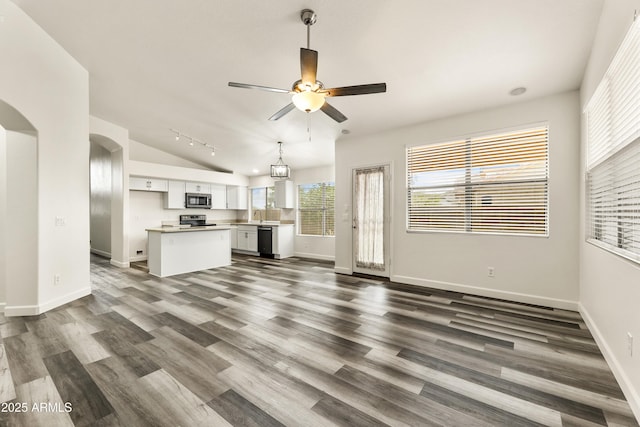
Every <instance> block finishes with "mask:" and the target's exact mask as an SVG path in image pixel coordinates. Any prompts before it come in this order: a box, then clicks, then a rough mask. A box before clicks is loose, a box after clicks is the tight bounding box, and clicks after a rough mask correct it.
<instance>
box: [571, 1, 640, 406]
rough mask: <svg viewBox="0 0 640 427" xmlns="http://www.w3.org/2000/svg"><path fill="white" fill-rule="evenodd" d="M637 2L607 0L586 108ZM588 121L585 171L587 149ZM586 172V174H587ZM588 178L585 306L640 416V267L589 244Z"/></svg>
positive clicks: (584, 92)
mask: <svg viewBox="0 0 640 427" xmlns="http://www.w3.org/2000/svg"><path fill="white" fill-rule="evenodd" d="M636 9H638V10H640V1H637V0H607V1H606V2H605V3H604V6H603V11H602V16H601V18H600V23H599V27H598V33H597V35H596V39H595V42H594V45H593V49H592V53H591V57H590V59H589V63H588V66H587V70H586V72H585V78H584V81H583V84H582V89H581V102H582V105H583V106H584V105H585V104H586V103H587V102H588V100H589V99H590V97H591V95H592V94H593V92H594V90H595V88H596V87H597V85H598V83H599V82H600V80H601V78H602V76H603V74H604V72H605V71H606V69H607V68H608V66H609V64H610V62H611V59H612V58H613V56H614V55H615V52H616V51H617V48H618V46H619V45H620V42H621V41H622V39H623V38H624V36H625V35H626V33H627V30H628V28H629V26H630V25H631V23H632V21H633V16H634V10H636ZM584 129H585V126H584V123H583V133H582V134H583V138H582V159H583V161H582V172H583V174H584V164H585V162H584V156H585V151H586V132H585V131H584ZM583 174H582V176H584V175H583ZM584 194H585V189H584V182H582V187H581V190H580V195H581V197H582V203H581V209H580V211H581V220H580V225H581V230H582V232H581V234H580V239H579V248H580V266H581V269H580V304H581V312H582V315H583V317H584V318H585V319H586V320H587V323H588V325H589V327H590V329H591V331H592V332H593V334H594V335H595V337H596V340H597V341H598V344H599V345H600V348H601V350H602V351H603V353H604V355H605V357H606V359H607V361H608V362H609V365H610V366H611V368H612V370H613V372H614V374H615V376H616V378H617V380H618V382H619V383H620V386H621V387H622V390H623V391H624V393H625V396H626V398H627V400H628V401H629V404H630V405H631V408H632V409H633V411H634V414H635V415H636V417H637V418H638V419H640V363H639V360H640V359H639V358H640V345H638V343H636V345H635V348H634V355H633V357H631V356H629V354H628V352H627V335H626V334H627V332H631V334H632V335H633V336H634V338H635V340H636V342H638V341H640V266H639V265H638V264H637V263H633V262H630V261H627V260H625V259H622V258H620V257H617V256H615V255H613V254H611V253H609V252H606V251H604V250H603V249H600V248H598V247H595V246H593V245H591V244H589V243H586V241H585V239H586V235H585V232H584V223H585V215H584V208H582V207H583V206H585V199H584Z"/></svg>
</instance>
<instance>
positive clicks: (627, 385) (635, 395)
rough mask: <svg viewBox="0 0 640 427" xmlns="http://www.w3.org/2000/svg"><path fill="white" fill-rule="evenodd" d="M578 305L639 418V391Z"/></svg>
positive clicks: (587, 314) (586, 313)
mask: <svg viewBox="0 0 640 427" xmlns="http://www.w3.org/2000/svg"><path fill="white" fill-rule="evenodd" d="M578 305H579V311H580V315H581V316H582V319H583V320H584V322H585V323H586V325H587V328H589V331H590V332H591V335H593V338H594V339H595V340H596V344H598V347H599V348H600V351H601V352H602V355H603V356H604V359H605V360H606V361H607V363H608V364H609V367H610V368H611V371H612V372H613V376H614V377H616V380H617V381H618V384H619V385H620V388H621V389H622V392H623V393H624V396H625V398H626V399H627V402H629V406H630V407H631V411H633V414H634V415H635V417H636V419H638V420H640V393H639V392H638V390H637V389H636V388H635V387H634V386H633V382H632V381H631V380H630V379H629V377H628V376H627V374H626V373H625V372H624V369H623V368H622V366H621V365H620V362H619V361H618V358H617V357H616V356H615V354H614V353H613V351H611V347H609V344H607V340H606V339H605V338H604V336H603V335H602V333H601V332H600V329H598V326H597V325H596V323H595V322H594V321H593V319H592V318H591V315H590V314H589V312H588V311H587V309H586V308H585V307H584V306H583V305H582V304H578Z"/></svg>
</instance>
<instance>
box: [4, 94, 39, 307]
mask: <svg viewBox="0 0 640 427" xmlns="http://www.w3.org/2000/svg"><path fill="white" fill-rule="evenodd" d="M37 150H38V138H37V131H36V129H35V128H34V127H33V125H32V124H31V123H30V122H29V120H27V119H26V118H25V117H24V116H23V115H22V114H21V113H20V112H19V111H17V110H16V109H15V108H13V107H12V106H11V105H9V104H7V103H6V102H4V101H1V100H0V302H2V304H3V306H19V305H23V304H24V303H26V302H32V301H36V300H37V296H38V295H37V294H38V269H37V268H33V265H34V263H35V264H37V260H38V183H37V176H38V169H37Z"/></svg>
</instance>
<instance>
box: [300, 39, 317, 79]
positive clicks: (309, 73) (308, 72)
mask: <svg viewBox="0 0 640 427" xmlns="http://www.w3.org/2000/svg"><path fill="white" fill-rule="evenodd" d="M300 70H301V71H302V83H309V84H311V85H314V84H316V73H317V72H318V52H317V51H315V50H311V49H305V48H303V47H301V48H300Z"/></svg>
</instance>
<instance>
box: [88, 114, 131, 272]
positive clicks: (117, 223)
mask: <svg viewBox="0 0 640 427" xmlns="http://www.w3.org/2000/svg"><path fill="white" fill-rule="evenodd" d="M89 141H90V144H91V150H90V155H89V169H90V204H91V209H90V212H91V213H90V236H91V237H90V241H91V244H90V246H91V251H92V252H93V253H96V254H99V255H102V256H105V257H107V258H109V259H110V262H111V264H113V265H115V266H117V267H129V240H128V214H129V190H128V188H129V187H128V179H127V178H128V167H127V163H128V159H129V133H128V131H127V130H126V129H123V128H120V127H118V126H116V125H113V124H112V123H108V122H106V121H104V120H101V119H98V118H96V117H90V134H89Z"/></svg>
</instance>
